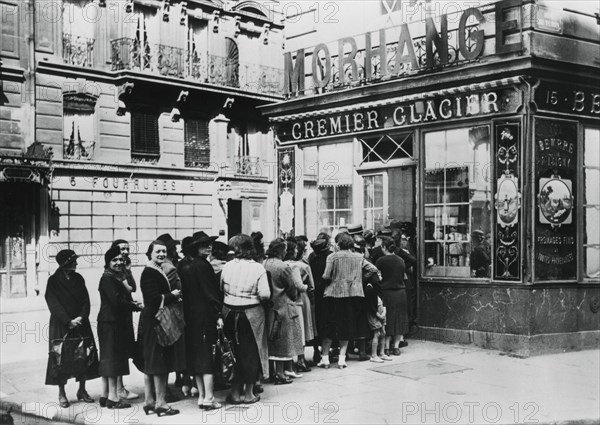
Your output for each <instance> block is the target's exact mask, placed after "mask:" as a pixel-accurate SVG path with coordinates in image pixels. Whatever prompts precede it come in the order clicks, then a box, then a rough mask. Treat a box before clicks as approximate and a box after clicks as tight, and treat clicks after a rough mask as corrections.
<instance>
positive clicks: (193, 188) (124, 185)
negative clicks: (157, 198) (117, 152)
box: [53, 176, 206, 194]
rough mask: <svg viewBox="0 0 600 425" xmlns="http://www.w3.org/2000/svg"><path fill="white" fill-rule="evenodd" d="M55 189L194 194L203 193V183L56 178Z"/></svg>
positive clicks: (121, 178)
mask: <svg viewBox="0 0 600 425" xmlns="http://www.w3.org/2000/svg"><path fill="white" fill-rule="evenodd" d="M53 187H54V188H55V189H64V190H85V191H94V190H97V191H103V192H106V191H116V192H128V191H129V192H142V193H162V194H168V193H195V192H204V191H205V190H206V188H205V187H204V186H203V182H195V181H191V180H174V179H152V178H128V177H112V176H111V177H102V176H89V177H82V176H57V177H55V180H54V181H53Z"/></svg>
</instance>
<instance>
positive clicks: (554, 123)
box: [534, 117, 577, 281]
mask: <svg viewBox="0 0 600 425" xmlns="http://www.w3.org/2000/svg"><path fill="white" fill-rule="evenodd" d="M534 137H535V151H534V158H535V192H536V194H537V211H536V214H535V215H536V219H535V239H534V240H535V254H534V258H535V279H536V280H537V281H547V280H574V279H576V278H577V246H576V241H577V237H576V235H577V217H576V212H577V210H576V208H574V206H575V194H576V193H577V185H576V183H577V122H573V121H565V120H557V119H548V118H541V117H537V118H536V119H535V130H534Z"/></svg>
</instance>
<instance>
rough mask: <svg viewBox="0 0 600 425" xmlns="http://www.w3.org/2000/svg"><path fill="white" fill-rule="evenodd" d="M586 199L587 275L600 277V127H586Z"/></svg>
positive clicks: (584, 207)
mask: <svg viewBox="0 0 600 425" xmlns="http://www.w3.org/2000/svg"><path fill="white" fill-rule="evenodd" d="M583 172H584V201H583V216H584V220H585V229H584V232H583V250H584V258H585V268H584V270H585V277H586V278H595V279H598V278H599V277H600V231H599V230H598V229H600V195H599V192H598V182H600V129H598V128H586V129H585V141H584V150H583Z"/></svg>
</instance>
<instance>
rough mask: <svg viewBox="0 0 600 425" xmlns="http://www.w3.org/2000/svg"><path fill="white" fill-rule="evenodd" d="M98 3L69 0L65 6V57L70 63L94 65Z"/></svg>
mask: <svg viewBox="0 0 600 425" xmlns="http://www.w3.org/2000/svg"><path fill="white" fill-rule="evenodd" d="M98 13H99V12H98V10H97V5H95V4H93V1H92V0H68V1H66V2H65V4H64V7H63V20H62V24H63V59H64V60H65V62H66V63H68V64H70V65H77V66H84V67H92V66H94V63H93V61H94V45H95V43H96V40H95V38H94V37H95V25H96V22H97V21H98V20H97V19H96V20H94V19H90V18H91V17H97V16H98Z"/></svg>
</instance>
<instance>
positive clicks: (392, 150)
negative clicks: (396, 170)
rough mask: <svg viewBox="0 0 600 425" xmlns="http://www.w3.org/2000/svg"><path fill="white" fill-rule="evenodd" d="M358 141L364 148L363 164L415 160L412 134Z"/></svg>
mask: <svg viewBox="0 0 600 425" xmlns="http://www.w3.org/2000/svg"><path fill="white" fill-rule="evenodd" d="M358 140H359V141H360V144H361V147H362V161H361V164H364V163H366V162H382V163H383V164H387V163H388V162H389V161H391V160H393V159H414V158H413V137H412V133H408V134H396V135H392V136H390V135H387V134H385V135H383V136H376V137H370V138H365V139H360V138H359V139H358Z"/></svg>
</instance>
